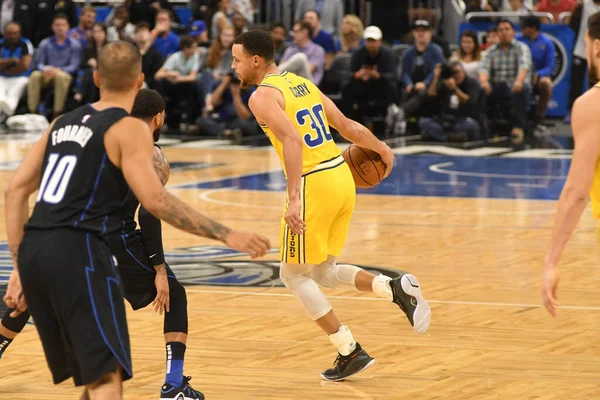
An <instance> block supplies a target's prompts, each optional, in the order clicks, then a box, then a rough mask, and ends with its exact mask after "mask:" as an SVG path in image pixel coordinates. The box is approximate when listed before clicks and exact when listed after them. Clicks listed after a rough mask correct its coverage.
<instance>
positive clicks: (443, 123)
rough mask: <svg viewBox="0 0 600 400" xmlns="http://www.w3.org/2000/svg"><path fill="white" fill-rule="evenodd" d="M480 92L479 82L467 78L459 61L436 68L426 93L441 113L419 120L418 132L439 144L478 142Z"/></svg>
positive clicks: (439, 65)
mask: <svg viewBox="0 0 600 400" xmlns="http://www.w3.org/2000/svg"><path fill="white" fill-rule="evenodd" d="M479 92H480V87H479V83H478V82H477V81H476V80H475V79H473V78H471V77H470V76H467V74H466V72H465V70H464V69H463V67H462V64H461V63H460V62H458V61H455V62H452V63H451V64H450V65H446V64H444V65H442V64H438V65H436V67H435V69H434V71H433V81H432V83H431V86H429V90H428V92H427V94H428V95H429V96H430V97H431V98H432V99H434V101H435V102H437V103H439V105H440V106H441V109H442V111H441V113H440V114H439V115H437V116H435V117H425V118H421V119H420V120H419V128H420V129H421V132H422V133H423V134H424V135H425V136H429V137H432V138H434V139H436V140H438V141H440V142H447V141H449V140H450V141H453V142H454V141H460V142H466V141H469V140H477V139H479V130H480V127H479V123H478V122H477V119H478V115H479V112H480V109H479V106H478V104H479Z"/></svg>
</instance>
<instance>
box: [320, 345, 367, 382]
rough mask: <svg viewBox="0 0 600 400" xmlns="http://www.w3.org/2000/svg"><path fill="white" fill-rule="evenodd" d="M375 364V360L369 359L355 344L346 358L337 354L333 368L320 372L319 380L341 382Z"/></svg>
mask: <svg viewBox="0 0 600 400" xmlns="http://www.w3.org/2000/svg"><path fill="white" fill-rule="evenodd" d="M373 364H375V359H374V358H373V357H370V356H369V355H368V354H367V352H366V351H364V350H363V349H362V347H360V344H358V343H356V349H354V351H353V352H352V353H350V354H348V355H347V356H343V355H341V354H339V353H338V356H337V358H336V359H335V362H334V363H333V368H329V369H328V370H327V371H325V372H321V378H323V379H325V380H327V381H343V380H344V379H346V378H347V377H349V376H351V375H354V374H358V373H359V372H360V371H364V370H365V369H367V368H369V367H370V366H371V365H373Z"/></svg>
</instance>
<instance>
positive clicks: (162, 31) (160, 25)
mask: <svg viewBox="0 0 600 400" xmlns="http://www.w3.org/2000/svg"><path fill="white" fill-rule="evenodd" d="M172 23H173V17H172V14H171V12H170V11H168V10H161V11H159V12H158V14H157V15H156V27H155V28H154V29H153V30H152V35H153V36H154V37H155V39H154V44H153V45H152V46H153V47H154V48H155V49H156V50H158V52H159V53H160V54H161V55H162V56H163V57H164V58H165V59H166V58H168V57H169V56H170V55H171V54H173V53H175V52H176V51H178V50H179V36H177V35H176V34H175V33H173V31H171V24H172Z"/></svg>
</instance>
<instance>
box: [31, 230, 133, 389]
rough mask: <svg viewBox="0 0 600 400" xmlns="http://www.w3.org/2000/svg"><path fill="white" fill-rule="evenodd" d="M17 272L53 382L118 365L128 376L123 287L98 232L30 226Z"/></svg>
mask: <svg viewBox="0 0 600 400" xmlns="http://www.w3.org/2000/svg"><path fill="white" fill-rule="evenodd" d="M19 275H20V277H21V283H22V286H23V293H24V294H25V298H26V300H27V304H28V307H29V311H30V312H31V315H32V317H33V319H34V321H35V326H36V328H37V330H38V333H39V335H40V339H41V341H42V346H43V348H44V353H45V354H46V361H47V362H48V367H49V368H50V371H51V372H52V377H53V379H54V383H60V382H62V381H64V380H66V379H68V378H69V377H71V376H72V377H73V380H74V381H75V385H76V386H81V385H87V384H91V383H93V382H95V381H97V380H98V379H100V378H101V377H102V376H104V375H106V374H108V373H110V372H116V371H117V364H120V365H121V367H122V375H123V380H126V379H129V378H131V377H132V367H131V352H130V349H129V333H128V331H127V319H126V317H125V305H124V302H123V289H122V286H121V281H120V279H119V274H118V271H117V268H116V267H115V264H114V262H113V256H112V253H111V251H110V249H109V248H108V246H107V244H106V243H105V242H104V241H103V240H102V239H100V238H99V237H98V236H96V235H94V234H91V233H86V232H83V231H77V230H73V229H68V228H65V229H52V230H30V231H27V232H25V235H24V237H23V242H22V243H21V247H20V248H19Z"/></svg>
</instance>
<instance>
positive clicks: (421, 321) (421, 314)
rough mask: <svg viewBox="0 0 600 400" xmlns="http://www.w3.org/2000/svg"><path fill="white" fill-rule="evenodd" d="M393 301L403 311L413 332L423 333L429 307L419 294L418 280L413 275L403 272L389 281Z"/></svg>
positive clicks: (428, 318) (427, 319)
mask: <svg viewBox="0 0 600 400" xmlns="http://www.w3.org/2000/svg"><path fill="white" fill-rule="evenodd" d="M390 286H391V287H392V295H393V296H394V297H393V302H394V303H396V304H398V306H399V307H400V309H401V310H402V311H404V314H406V317H407V318H408V321H409V322H410V324H411V325H412V326H413V328H414V330H415V332H417V333H424V332H426V331H427V329H428V328H429V322H430V321H431V309H430V308H429V304H427V302H426V301H425V299H424V298H423V295H421V289H420V288H419V281H418V280H417V278H415V277H414V275H411V274H407V273H404V274H403V275H400V277H398V278H396V279H392V280H391V281H390Z"/></svg>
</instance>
